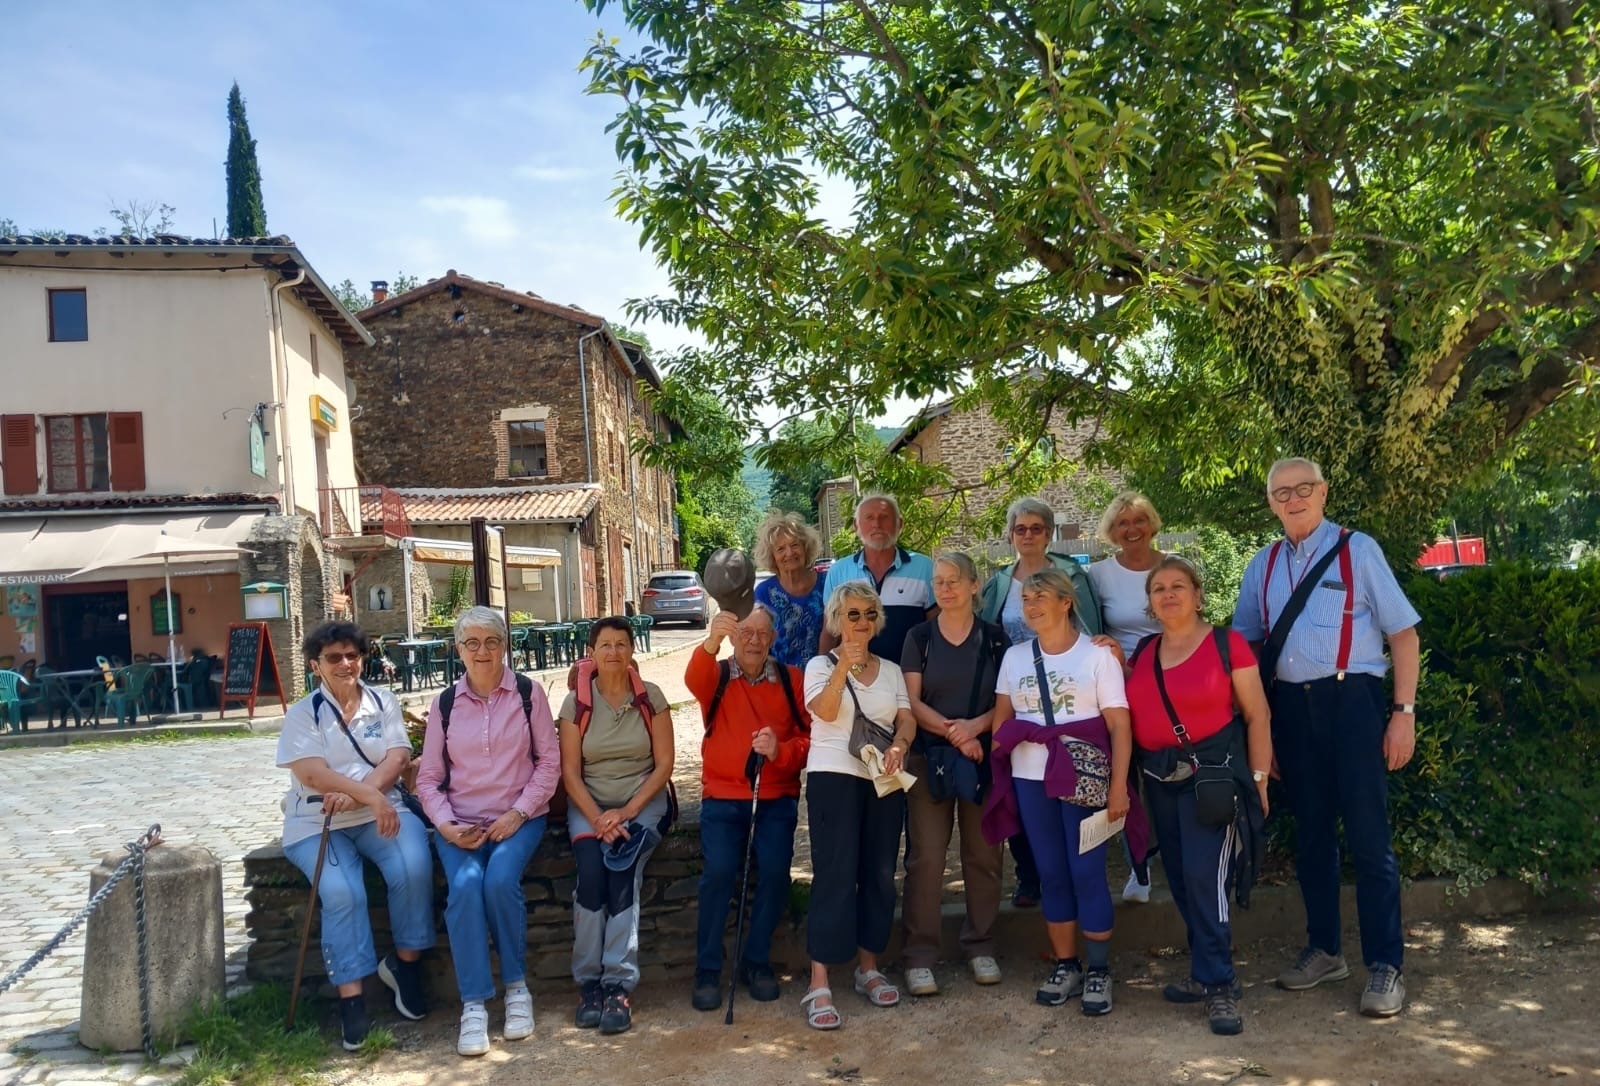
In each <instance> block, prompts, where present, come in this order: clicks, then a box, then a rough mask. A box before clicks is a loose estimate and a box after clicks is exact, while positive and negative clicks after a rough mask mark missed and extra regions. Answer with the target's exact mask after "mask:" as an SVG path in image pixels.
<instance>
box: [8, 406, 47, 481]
mask: <svg viewBox="0 0 1600 1086" xmlns="http://www.w3.org/2000/svg"><path fill="white" fill-rule="evenodd" d="M0 462H3V463H4V472H5V476H4V477H5V492H6V493H7V494H37V493H39V449H38V444H37V443H36V442H35V441H34V439H33V416H32V415H0Z"/></svg>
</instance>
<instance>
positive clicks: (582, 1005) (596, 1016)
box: [572, 980, 605, 1029]
mask: <svg viewBox="0 0 1600 1086" xmlns="http://www.w3.org/2000/svg"><path fill="white" fill-rule="evenodd" d="M604 994H605V993H604V991H603V990H602V989H601V987H600V982H599V981H597V980H590V981H585V982H584V984H583V987H582V988H580V989H579V990H578V1010H577V1013H576V1014H574V1015H573V1016H572V1024H573V1025H575V1026H577V1027H578V1028H579V1029H594V1028H595V1027H596V1026H598V1025H599V1024H600V1013H601V1003H602V1001H603V997H604Z"/></svg>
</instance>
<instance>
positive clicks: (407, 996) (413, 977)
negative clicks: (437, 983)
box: [378, 954, 428, 1022]
mask: <svg viewBox="0 0 1600 1086" xmlns="http://www.w3.org/2000/svg"><path fill="white" fill-rule="evenodd" d="M378 979H379V980H381V981H383V983H384V986H385V987H386V988H388V989H389V991H391V992H393V993H394V1009H395V1010H397V1011H399V1012H400V1016H401V1017H402V1018H409V1019H411V1020H412V1021H413V1022H415V1021H417V1020H418V1019H420V1018H422V1017H423V1016H424V1015H426V1014H427V1013H428V1001H427V1000H426V999H424V998H423V995H422V963H421V962H407V961H401V960H400V956H399V955H398V954H390V955H389V956H388V957H387V958H384V959H383V960H382V961H381V962H379V963H378Z"/></svg>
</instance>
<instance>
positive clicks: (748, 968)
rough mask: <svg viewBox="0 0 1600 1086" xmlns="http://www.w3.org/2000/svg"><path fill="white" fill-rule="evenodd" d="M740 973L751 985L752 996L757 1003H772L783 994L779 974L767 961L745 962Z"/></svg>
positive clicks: (746, 982)
mask: <svg viewBox="0 0 1600 1086" xmlns="http://www.w3.org/2000/svg"><path fill="white" fill-rule="evenodd" d="M739 975H740V976H741V977H742V978H743V979H744V982H745V984H747V985H749V987H750V998H751V999H753V1000H755V1001H756V1002H757V1003H772V1002H774V1001H775V1000H776V999H777V998H778V997H779V996H780V995H782V994H783V992H782V989H780V988H779V986H778V974H776V973H774V972H773V971H772V966H771V965H769V964H767V963H766V962H745V963H744V965H743V966H741V967H740V969H739Z"/></svg>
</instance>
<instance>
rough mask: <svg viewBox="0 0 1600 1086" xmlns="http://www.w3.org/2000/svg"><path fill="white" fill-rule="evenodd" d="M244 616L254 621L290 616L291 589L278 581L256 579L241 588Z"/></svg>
mask: <svg viewBox="0 0 1600 1086" xmlns="http://www.w3.org/2000/svg"><path fill="white" fill-rule="evenodd" d="M239 592H240V595H242V596H243V597H244V617H245V618H248V619H251V620H253V621H260V620H262V619H269V618H288V617H289V590H288V589H287V588H285V587H284V586H283V585H281V584H279V583H278V582H276V581H256V582H255V583H254V584H247V585H243V586H241V587H240V589H239Z"/></svg>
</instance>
